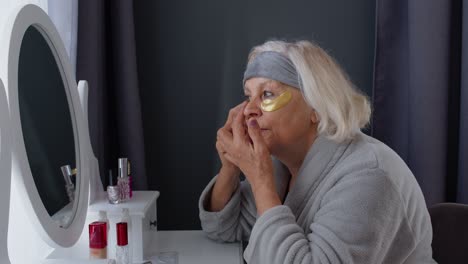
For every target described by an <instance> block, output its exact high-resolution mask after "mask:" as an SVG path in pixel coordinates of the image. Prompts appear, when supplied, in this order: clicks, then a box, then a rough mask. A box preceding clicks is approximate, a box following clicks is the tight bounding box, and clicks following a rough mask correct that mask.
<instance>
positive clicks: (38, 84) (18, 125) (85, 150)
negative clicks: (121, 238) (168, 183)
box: [0, 5, 243, 264]
mask: <svg viewBox="0 0 468 264" xmlns="http://www.w3.org/2000/svg"><path fill="white" fill-rule="evenodd" d="M0 32H2V33H1V35H0V37H1V42H0V43H2V44H1V45H3V46H1V48H0V79H1V80H0V172H1V174H2V176H5V177H4V178H6V179H5V180H4V181H3V182H1V183H0V187H1V188H0V205H1V208H0V209H1V210H2V212H5V211H6V212H9V213H8V214H3V213H2V214H0V215H1V217H0V231H1V232H0V247H1V248H0V264H3V263H13V264H23V263H93V262H94V263H105V262H102V261H101V262H99V261H92V260H90V259H89V246H88V245H89V244H88V243H89V240H88V239H89V237H88V224H89V223H91V222H93V221H96V220H98V212H99V211H100V210H104V211H106V212H107V214H108V218H109V222H110V226H111V229H110V232H109V235H110V237H109V243H108V253H109V257H113V256H114V255H113V253H114V250H115V223H116V222H117V221H118V220H119V219H120V217H121V210H122V208H129V211H130V216H131V219H132V227H131V236H130V237H129V244H130V245H131V247H132V248H133V260H134V263H142V262H143V261H144V260H147V259H148V258H149V257H150V256H153V255H156V254H157V253H158V252H177V254H178V260H179V261H178V263H180V264H183V263H194V264H197V263H203V264H210V263H213V264H215V263H216V264H218V263H226V264H230V263H232V264H234V263H235V264H239V263H243V260H242V246H241V245H240V243H231V244H227V243H226V244H220V243H216V242H214V241H211V240H210V239H208V238H207V237H206V236H204V234H203V233H202V231H158V230H157V213H156V212H157V198H158V196H159V192H157V191H141V192H138V191H136V192H134V197H133V198H132V199H131V200H130V201H127V202H125V203H122V204H118V205H111V204H109V202H108V201H107V199H106V194H105V192H104V191H103V188H102V183H101V180H100V176H99V170H98V160H97V159H96V157H95V155H94V153H93V150H92V147H91V142H90V137H89V129H88V113H87V109H88V86H87V83H86V81H80V82H78V83H77V82H76V80H75V75H74V73H73V72H72V67H71V65H70V62H69V59H68V55H67V53H66V51H65V48H64V46H63V43H62V41H61V39H60V36H59V34H58V32H57V30H56V28H55V26H54V25H53V23H52V21H51V20H50V19H49V17H48V16H47V14H46V13H45V12H44V11H43V10H42V9H40V8H39V7H37V6H34V5H26V6H24V7H22V8H19V9H18V10H16V11H15V12H14V13H13V14H11V16H10V18H9V19H8V23H7V24H6V25H4V28H3V31H0ZM41 45H42V47H45V52H40V51H38V50H37V49H38V47H41ZM43 51H44V50H43ZM42 53H47V54H45V55H44V56H36V55H42ZM47 56H48V57H47ZM38 58H39V59H38ZM46 62H47V63H49V65H45V64H43V63H46ZM51 62H52V64H53V65H52V66H50V63H51ZM28 67H29V68H32V69H28ZM34 67H35V68H34ZM50 67H52V68H53V69H55V72H53V73H52V74H51V75H50V76H49V75H47V74H49V72H47V71H45V72H43V71H42V70H43V69H44V68H50ZM35 69H38V70H37V72H38V73H36V70H35ZM39 69H40V70H39ZM39 72H40V74H39ZM44 75H45V76H44ZM51 80H55V81H56V82H55V83H56V84H57V85H56V86H57V87H52V86H51V84H49V83H46V84H44V83H43V81H46V82H47V81H51ZM2 81H3V83H4V86H5V87H3V86H2V85H1V84H2ZM54 89H55V90H54ZM91 89H92V87H91ZM43 97H47V98H46V99H50V100H52V102H53V103H52V104H50V103H49V104H47V105H44V104H42V105H41V104H40V103H41V102H42V99H41V98H43ZM51 98H53V99H51ZM54 107H57V108H54ZM60 107H61V108H60ZM47 111H49V112H47ZM37 119H41V121H38V120H37ZM62 119H64V120H62ZM58 126H62V127H64V128H65V130H66V131H65V132H68V136H69V137H68V139H69V141H67V142H65V143H57V142H59V141H58V140H59V139H60V138H61V137H64V135H62V133H56V134H54V132H55V131H54V129H52V128H51V127H54V128H55V127H58ZM60 131H61V130H60ZM64 134H67V133H64ZM44 137H45V138H46V139H47V138H48V137H49V139H48V140H49V141H50V140H51V139H52V140H53V141H55V140H57V142H53V143H55V144H52V145H51V147H50V146H49V145H50V144H49V145H48V142H47V141H45V140H44ZM54 137H55V138H54ZM31 144H32V145H34V144H36V145H34V146H32V145H31ZM57 145H58V147H60V151H62V150H63V151H64V152H63V155H62V153H58V154H59V155H57V153H56V152H57V151H56V150H55V149H54V148H53V147H57ZM50 148H52V150H53V151H51V150H50ZM38 149H39V150H40V151H38ZM65 164H70V165H71V166H72V167H76V169H77V174H76V176H75V179H73V180H74V185H75V193H74V200H70V199H69V198H68V196H67V193H66V192H65V188H64V182H63V175H61V174H60V173H57V171H58V172H60V170H59V168H60V166H62V165H65ZM56 173H57V174H56ZM10 179H11V189H10ZM2 180H3V179H2ZM53 184H55V185H54V186H57V189H58V191H57V193H56V194H54V195H55V196H57V197H58V198H60V197H65V198H64V199H65V200H57V199H58V198H57V199H55V200H54V197H52V196H53V195H52V194H51V193H50V192H49V191H48V189H47V188H48V187H50V186H51V185H53ZM46 187H47V188H46ZM10 193H11V195H10ZM175 217H177V216H175ZM6 230H8V235H7V232H6Z"/></svg>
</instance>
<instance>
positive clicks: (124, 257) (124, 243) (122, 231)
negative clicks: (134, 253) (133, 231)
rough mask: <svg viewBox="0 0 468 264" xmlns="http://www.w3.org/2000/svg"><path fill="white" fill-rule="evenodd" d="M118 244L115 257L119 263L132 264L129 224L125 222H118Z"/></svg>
mask: <svg viewBox="0 0 468 264" xmlns="http://www.w3.org/2000/svg"><path fill="white" fill-rule="evenodd" d="M116 230H117V246H116V249H115V258H116V260H117V264H130V263H131V262H130V260H131V258H130V247H129V245H128V225H127V223H125V222H120V223H117V225H116Z"/></svg>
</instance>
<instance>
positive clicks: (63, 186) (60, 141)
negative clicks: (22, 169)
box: [18, 26, 77, 227]
mask: <svg viewBox="0 0 468 264" xmlns="http://www.w3.org/2000/svg"><path fill="white" fill-rule="evenodd" d="M64 85H66V82H64V80H62V76H61V73H60V69H59V67H58V63H57V62H56V60H55V57H54V55H53V51H52V50H51V47H50V46H49V44H48V43H47V41H46V39H44V36H43V35H42V34H41V32H40V31H39V30H38V29H37V28H35V27H34V26H31V27H29V28H28V30H27V31H26V33H25V35H24V37H23V41H22V44H21V50H20V57H19V68H18V98H19V106H20V116H21V126H22V131H23V137H24V143H25V147H26V152H27V156H28V161H29V166H30V168H31V173H32V176H33V178H34V182H35V184H36V187H37V190H38V192H39V196H40V197H41V199H42V202H43V204H44V206H45V208H46V210H47V212H48V213H49V215H50V216H51V217H52V218H53V219H54V220H56V221H57V222H58V223H59V224H60V226H62V227H66V226H67V225H68V224H69V223H70V222H71V220H72V217H73V214H74V212H73V210H72V209H73V201H74V200H77V197H75V192H74V189H75V186H76V176H75V175H76V173H75V172H76V170H74V169H75V168H76V157H75V145H74V136H73V135H74V134H73V126H72V119H71V114H70V108H69V106H68V101H67V95H66V92H65V86H64Z"/></svg>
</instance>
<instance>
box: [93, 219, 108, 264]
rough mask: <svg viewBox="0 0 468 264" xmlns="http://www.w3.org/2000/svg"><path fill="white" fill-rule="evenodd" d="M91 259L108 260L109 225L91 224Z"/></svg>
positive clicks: (101, 223) (104, 223)
mask: <svg viewBox="0 0 468 264" xmlns="http://www.w3.org/2000/svg"><path fill="white" fill-rule="evenodd" d="M89 257H90V258H91V259H106V258H107V224H106V222H100V221H97V222H92V223H91V224H89Z"/></svg>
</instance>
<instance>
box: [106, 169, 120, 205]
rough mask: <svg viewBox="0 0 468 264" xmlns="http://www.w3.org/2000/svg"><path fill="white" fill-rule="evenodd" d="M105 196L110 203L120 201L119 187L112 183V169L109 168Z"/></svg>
mask: <svg viewBox="0 0 468 264" xmlns="http://www.w3.org/2000/svg"><path fill="white" fill-rule="evenodd" d="M107 198H108V199H109V203H111V204H118V203H120V187H119V186H118V185H114V178H113V177H112V170H109V186H107Z"/></svg>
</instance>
